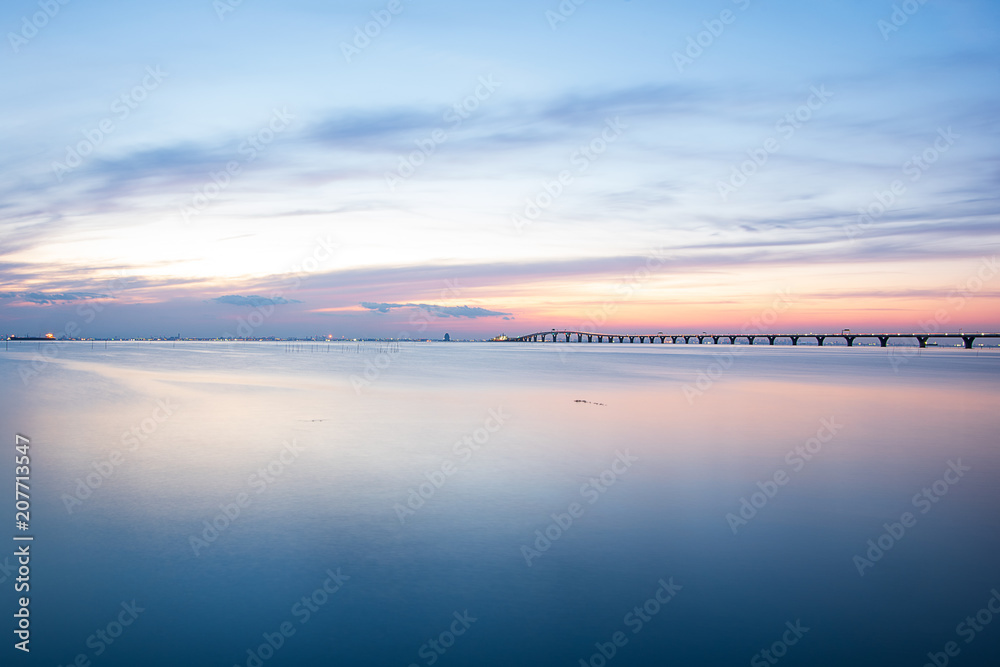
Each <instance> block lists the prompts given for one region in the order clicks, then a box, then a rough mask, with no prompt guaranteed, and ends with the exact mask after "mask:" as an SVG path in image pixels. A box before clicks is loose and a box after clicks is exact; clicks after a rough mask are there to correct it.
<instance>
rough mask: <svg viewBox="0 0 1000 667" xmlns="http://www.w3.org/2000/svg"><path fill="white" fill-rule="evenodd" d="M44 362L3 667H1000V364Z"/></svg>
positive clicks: (310, 354) (549, 348)
mask: <svg viewBox="0 0 1000 667" xmlns="http://www.w3.org/2000/svg"><path fill="white" fill-rule="evenodd" d="M39 349H40V348H39V346H38V345H34V344H20V346H19V347H18V346H12V347H11V349H10V350H9V351H7V352H2V353H0V381H2V382H3V387H4V394H3V395H4V401H3V403H2V406H0V424H2V430H3V432H4V433H6V435H4V436H3V437H4V438H5V440H6V441H8V442H9V447H10V456H5V461H4V465H3V468H2V469H3V470H4V471H5V472H4V474H3V477H2V479H0V495H2V497H4V498H8V499H10V498H12V496H13V493H12V487H13V467H12V463H13V461H12V456H13V445H14V434H15V433H22V434H24V435H26V436H28V437H30V438H31V453H32V455H33V456H32V522H31V531H30V532H31V534H33V535H34V536H35V542H34V543H33V545H32V550H33V554H34V555H33V559H32V563H31V566H32V571H31V595H32V598H31V600H32V602H31V614H32V616H31V618H32V622H33V623H32V640H31V648H32V652H31V656H30V661H24V660H20V658H21V657H22V656H21V655H19V652H17V651H13V650H11V649H10V647H9V646H8V647H5V648H4V649H3V651H4V655H11V654H14V655H15V659H17V660H16V661H15V662H12V663H8V662H7V658H4V662H3V664H22V663H23V664H29V663H30V664H38V665H42V664H45V665H69V664H72V662H73V661H74V660H75V659H77V656H79V655H83V656H84V657H85V659H86V660H89V661H90V662H91V664H93V665H100V666H111V665H219V666H222V667H227V666H230V665H246V666H248V667H253V666H254V665H303V666H312V665H379V666H382V665H399V666H400V667H407V666H409V665H432V664H437V665H442V666H448V665H456V666H457V665H481V666H489V665H498V666H499V665H504V666H506V665H528V666H533V665H567V666H575V665H580V664H581V661H583V664H585V665H586V664H589V665H594V666H600V665H603V664H608V665H629V666H644V665H746V664H751V665H765V664H775V662H780V663H781V664H787V665H897V664H898V665H914V666H915V667H919V666H920V665H924V664H928V663H930V660H931V658H929V657H928V653H931V654H932V655H934V654H940V655H938V656H936V659H937V660H938V661H939V664H944V663H943V662H941V661H942V660H944V658H947V659H948V660H949V664H953V665H960V666H970V667H971V666H974V665H996V664H1000V663H998V656H1000V613H996V614H995V613H994V612H993V611H990V610H989V604H992V605H993V610H995V611H996V612H1000V593H997V597H996V599H995V601H993V602H992V603H991V597H992V596H993V595H994V593H993V592H992V591H994V590H1000V557H998V554H1000V513H998V512H1000V485H998V483H997V482H998V479H1000V448H998V426H1000V353H998V352H997V351H996V350H993V351H987V350H983V351H974V350H958V349H935V350H932V349H927V350H923V351H921V352H919V353H917V351H916V350H914V349H910V350H903V351H900V350H891V349H890V350H883V349H877V348H854V349H847V348H823V349H816V348H811V349H810V348H791V347H754V348H748V347H745V346H744V347H742V348H741V349H740V348H733V347H730V346H718V347H712V346H704V347H699V346H695V345H692V346H683V345H678V346H649V345H646V346H639V345H631V346H629V345H623V346H617V345H611V346H609V345H604V346H598V345H589V346H588V345H572V346H565V345H553V344H552V343H549V344H545V345H543V344H533V345H532V344H528V345H518V344H506V345H499V344H493V345H491V344H433V343H428V344H402V345H400V346H399V347H398V348H396V347H391V346H386V345H384V344H376V343H365V344H360V345H359V344H334V345H330V346H326V345H315V344H314V345H310V344H299V345H298V346H295V347H291V346H288V345H285V344H282V343H270V344H238V345H229V344H222V343H218V344H215V343H183V344H177V345H176V346H175V345H172V344H170V343H159V344H150V343H112V344H110V345H109V346H108V348H107V350H105V349H104V347H103V344H102V343H99V344H97V345H96V346H95V347H94V348H93V349H92V348H91V345H90V344H89V343H75V344H65V345H60V346H59V347H58V354H55V356H54V357H52V358H51V360H49V361H48V362H47V363H42V362H41V361H40V359H41V358H40V357H39V356H38V355H39ZM51 349H52V350H55V349H56V348H54V347H53V348H51ZM925 489H926V491H925ZM922 494H923V495H922ZM6 502H8V503H9V504H8V506H7V507H6V508H5V509H4V516H7V517H8V519H10V518H12V517H11V515H12V513H13V507H12V505H13V503H12V502H11V501H9V500H8V501H6ZM907 513H908V514H907ZM227 514H228V516H227ZM907 517H908V518H907ZM213 523H214V524H215V525H214V526H212V524H213ZM12 524H13V522H12ZM904 524H905V525H904ZM8 531H9V532H10V533H11V534H14V533H16V532H17V531H16V530H15V529H14V527H13V525H11V526H10V527H9V528H8ZM4 539H9V538H4ZM869 540H871V541H872V542H871V544H869ZM10 544H13V543H10ZM12 551H13V549H12V548H5V549H4V551H3V553H4V554H5V555H6V554H9V553H11V552H12ZM7 559H8V560H7V561H4V560H3V557H0V566H4V567H5V568H9V567H10V565H11V564H12V562H13V558H12V557H10V556H7ZM14 576H15V575H14V574H13V573H11V572H10V571H9V569H0V579H6V581H4V582H3V583H2V584H0V590H3V591H4V594H3V596H2V604H3V608H4V609H5V610H8V611H9V612H10V611H11V610H13V609H14V604H15V603H14V599H13V598H14V593H13V592H12V590H11V586H12V584H13V577H14ZM324 586H325V588H324ZM133 601H134V602H135V605H134V606H132V607H130V605H131V604H132V602H133ZM123 604H124V605H125V606H124V607H123ZM977 614H978V620H976V617H977ZM970 616H971V617H972V619H971V622H972V624H969V623H968V622H966V621H965V619H966V617H970ZM7 618H8V619H9V618H10V616H7ZM119 622H128V625H123V626H120V625H118V623H119ZM8 624H11V622H10V621H8ZM975 628H979V629H978V630H976V629H975ZM283 630H284V634H282V631H283ZM99 633H100V634H99ZM6 636H7V638H8V639H7V641H10V642H11V643H13V640H12V639H11V634H10V632H9V630H8V631H7V634H6ZM268 641H270V644H268ZM949 642H954V644H953V645H952V646H950V648H951V650H952V652H953V656H952V657H948V656H946V655H945V654H944V651H945V650H946V647H947V646H948V643H949ZM272 646H277V648H276V649H275V648H272ZM764 650H766V651H768V653H767V654H766V655H765V654H762V653H761V651H764ZM602 652H603V654H604V655H602ZM955 653H957V655H954V654H955ZM605 656H609V657H605ZM930 664H933V663H930Z"/></svg>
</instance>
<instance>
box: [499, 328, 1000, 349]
mask: <svg viewBox="0 0 1000 667" xmlns="http://www.w3.org/2000/svg"><path fill="white" fill-rule="evenodd" d="M560 336H563V337H564V340H565V342H567V343H570V342H574V341H572V340H571V337H572V336H576V341H575V342H577V343H583V342H587V343H595V342H596V343H605V342H607V343H613V342H615V340H617V341H618V342H619V343H624V342H626V341H628V342H629V343H635V342H636V341H638V342H639V343H645V342H646V341H647V340H648V341H649V342H650V343H656V341H657V340H659V342H660V343H661V344H663V343H666V342H667V339H668V338H669V339H670V342H671V343H674V344H676V343H677V341H678V340H683V341H684V342H685V343H690V342H691V341H692V340H695V339H697V340H698V343H699V344H704V343H705V341H706V340H711V341H712V343H713V344H715V345H719V344H720V343H719V341H721V340H726V341H728V343H729V344H730V345H737V344H738V341H742V340H745V341H746V343H747V345H753V344H754V341H755V340H756V339H758V338H765V339H767V343H768V345H774V342H775V341H776V340H778V339H782V338H787V339H789V340H791V341H792V345H798V344H799V339H801V338H814V339H816V344H817V345H819V346H821V347H822V345H823V341H825V340H826V339H827V338H843V339H844V340H845V341H847V345H848V347H852V346H853V345H854V341H855V340H857V339H858V338H877V339H878V341H879V343H880V345H881V346H882V347H887V346H888V344H889V340H890V339H894V338H909V339H916V340H917V343H918V344H919V345H920V347H927V341H928V340H930V339H931V338H945V339H948V338H951V339H953V340H961V341H962V342H964V343H965V348H966V349H969V350H971V349H972V344H973V342H974V341H975V340H976V339H977V338H1000V333H988V332H979V333H972V332H961V331H960V332H958V333H928V332H925V331H920V332H916V333H900V332H895V333H860V332H859V333H851V331H850V330H849V329H844V330H843V331H841V332H839V333H719V334H709V333H701V334H665V333H663V332H662V331H659V332H657V333H655V334H649V333H645V334H643V333H624V334H618V333H600V332H596V331H572V330H568V329H551V330H549V331H536V332H535V333H530V334H525V335H523V336H512V337H507V336H504V335H501V336H497V337H496V338H493V339H491V340H492V341H493V342H498V343H537V342H542V343H544V342H545V341H547V340H549V339H550V338H551V340H552V342H553V343H555V342H556V341H557V340H558V339H559V337H560ZM584 338H586V341H584ZM932 344H933V343H932Z"/></svg>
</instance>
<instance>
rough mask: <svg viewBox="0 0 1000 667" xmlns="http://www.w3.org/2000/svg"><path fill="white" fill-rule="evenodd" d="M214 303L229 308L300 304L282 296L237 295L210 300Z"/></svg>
mask: <svg viewBox="0 0 1000 667" xmlns="http://www.w3.org/2000/svg"><path fill="white" fill-rule="evenodd" d="M211 301H214V302H216V303H225V304H229V305H230V306H248V307H257V306H280V305H282V304H286V303H302V302H301V301H296V300H295V299H286V298H285V297H283V296H276V297H267V296H255V295H250V296H240V295H238V294H228V295H226V296H217V297H215V298H214V299H211Z"/></svg>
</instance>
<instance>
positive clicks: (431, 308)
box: [361, 301, 511, 319]
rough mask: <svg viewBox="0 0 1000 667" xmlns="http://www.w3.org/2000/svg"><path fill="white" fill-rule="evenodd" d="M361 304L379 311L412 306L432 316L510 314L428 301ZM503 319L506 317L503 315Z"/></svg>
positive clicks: (367, 302)
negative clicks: (436, 304) (435, 303)
mask: <svg viewBox="0 0 1000 667" xmlns="http://www.w3.org/2000/svg"><path fill="white" fill-rule="evenodd" d="M361 306H362V307H363V308H367V309H368V310H374V311H377V312H379V313H388V312H389V311H390V310H392V309H393V308H414V309H417V310H423V311H426V312H427V313H429V314H430V315H432V316H433V317H467V318H470V319H475V318H477V317H496V316H500V315H510V314H511V313H502V312H500V311H498V310H487V309H486V308H480V307H478V306H435V305H432V304H429V303H372V302H371V301H364V302H362V303H361ZM504 319H508V318H506V317H504Z"/></svg>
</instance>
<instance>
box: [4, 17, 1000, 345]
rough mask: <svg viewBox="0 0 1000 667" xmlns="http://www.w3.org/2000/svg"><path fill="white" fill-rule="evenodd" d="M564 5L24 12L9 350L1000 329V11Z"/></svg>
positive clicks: (14, 74) (13, 146) (8, 125)
mask: <svg viewBox="0 0 1000 667" xmlns="http://www.w3.org/2000/svg"><path fill="white" fill-rule="evenodd" d="M561 6H562V8H563V9H562V13H561V14H559V12H560V4H559V3H558V2H508V3H504V4H496V5H487V6H480V5H477V4H471V5H470V4H460V3H445V2H433V1H425V0H414V1H412V2H406V1H402V0H401V1H400V2H398V3H389V2H343V3H323V2H284V3H276V2H264V1H262V0H243V2H241V3H239V4H238V5H235V4H231V3H223V2H222V0H219V2H214V3H213V2H212V1H210V0H199V1H197V2H194V1H182V2H176V3H173V4H169V5H155V4H154V5H136V4H134V3H125V2H93V3H82V2H77V1H75V0H70V1H69V2H67V3H66V4H60V3H59V2H58V0H53V1H52V2H49V3H46V2H45V1H44V0H43V1H42V2H37V1H36V2H22V1H20V0H18V1H15V2H8V3H6V4H5V5H4V7H3V9H2V10H0V26H2V27H3V31H4V34H5V35H6V37H5V40H4V44H3V55H2V57H0V72H2V81H3V84H2V85H3V88H4V99H5V101H6V104H4V105H3V107H2V109H0V114H2V121H3V122H2V123H0V134H2V140H3V146H4V151H3V152H2V153H0V171H2V178H0V194H2V199H0V320H3V321H5V322H6V323H7V324H8V326H7V329H9V331H8V332H7V333H19V334H25V333H30V334H38V333H42V332H45V331H57V332H58V331H63V330H64V329H65V327H66V324H67V323H69V322H79V323H80V325H81V328H82V335H85V336H107V335H125V336H137V335H161V334H171V335H172V334H175V333H182V334H183V335H191V336H213V335H222V334H226V333H232V332H233V330H234V327H235V326H236V324H237V323H238V322H240V321H245V320H246V318H247V317H248V316H249V315H250V314H251V313H253V312H255V310H254V309H256V312H257V313H258V314H257V316H256V317H255V321H256V320H259V321H260V324H259V325H257V326H255V327H254V330H253V333H254V335H262V336H266V335H296V334H298V335H307V334H308V335H314V334H322V335H327V334H331V335H335V336H341V335H344V336H348V337H352V336H361V335H365V336H368V335H380V336H392V335H398V334H402V333H404V332H406V333H410V334H414V335H415V334H417V333H421V334H424V335H435V336H437V335H440V333H441V332H443V331H449V330H450V331H455V332H462V333H465V334H467V335H470V336H485V335H494V334H495V333H499V331H501V330H502V331H506V332H522V333H523V332H526V331H533V330H535V329H537V328H544V329H548V328H551V327H562V326H572V327H580V326H583V325H585V324H588V323H589V324H596V322H595V312H600V313H602V316H601V317H602V318H603V319H602V320H601V322H600V323H601V324H605V325H606V326H605V328H621V329H647V328H648V329H651V330H661V329H663V328H664V327H665V326H676V327H678V328H679V329H691V330H694V329H697V330H701V329H703V328H705V327H706V326H722V327H731V328H739V326H741V325H742V324H743V323H745V322H746V321H747V320H748V318H752V317H753V316H754V315H755V314H759V313H760V312H761V311H762V309H765V308H767V307H768V305H769V304H771V303H772V302H773V300H774V298H775V295H776V294H789V293H790V294H794V295H795V306H794V307H793V308H790V309H789V310H788V312H787V313H786V314H784V315H783V320H782V322H781V323H780V325H779V328H780V327H781V326H788V327H792V326H805V327H809V328H812V327H815V326H822V325H829V326H835V327H836V328H840V326H837V325H840V324H842V325H843V326H852V325H853V326H855V327H858V328H864V327H869V326H870V327H875V328H877V327H887V328H892V329H896V328H901V327H902V328H908V329H919V328H920V326H921V322H924V321H926V319H927V318H928V317H929V316H930V315H931V314H933V313H936V312H938V311H940V310H942V309H944V310H945V311H946V315H947V318H948V319H947V320H946V323H947V327H946V328H956V329H957V328H961V327H963V326H964V327H966V328H987V327H989V328H996V327H997V326H998V325H1000V318H998V316H997V313H998V312H1000V310H998V308H997V306H998V305H1000V286H998V285H1000V279H996V278H995V277H994V276H993V275H992V274H991V273H990V271H991V269H990V267H991V266H992V264H991V263H990V262H991V258H992V257H994V256H995V254H996V249H997V241H998V237H1000V224H998V223H1000V219H998V216H997V213H998V210H997V209H998V207H997V192H998V191H1000V189H998V188H997V184H998V183H997V181H998V164H997V155H998V151H997V148H998V127H997V124H998V121H997V113H996V110H997V108H998V106H1000V105H998V104H997V102H998V91H1000V86H998V83H1000V82H998V78H1000V77H998V68H997V65H998V64H1000V52H998V51H1000V49H998V45H997V40H996V34H997V29H998V27H1000V7H998V6H997V5H996V4H995V3H990V2H985V1H959V2H948V3H944V2H940V1H935V0H928V1H927V2H925V3H924V4H920V3H919V1H918V0H913V1H912V2H910V3H895V4H894V3H891V2H814V3H808V4H802V3H792V2H762V1H761V0H750V1H747V0H740V1H739V2H731V1H729V0H726V1H720V2H710V3H695V2H682V3H656V2H641V1H638V0H629V1H615V2H612V1H600V0H587V1H586V2H584V3H582V4H580V5H575V4H574V3H572V2H571V1H569V0H568V1H567V2H564V3H563V4H562V5H561ZM46 7H47V8H48V13H49V14H51V16H48V15H46V14H44V13H40V12H44V11H45V8H46ZM56 8H57V11H56ZM570 9H571V10H572V11H570ZM390 10H395V12H396V13H393V12H392V11H390ZM906 10H909V13H908V12H907V11H906ZM894 12H895V14H894ZM373 13H374V14H373ZM554 16H558V17H559V19H565V20H557V19H554V18H553V17H554ZM379 17H381V18H382V22H383V23H385V25H384V26H382V25H377V24H376V23H374V21H377V20H378V18H379ZM32 21H34V23H35V24H37V25H41V26H42V27H40V28H37V30H36V29H34V28H35V26H32V25H31V24H32ZM366 25H367V28H368V30H369V32H370V33H372V34H374V35H375V36H374V37H371V38H370V39H369V40H368V41H367V42H365V41H363V38H362V39H361V40H359V39H358V38H357V37H356V35H357V33H358V31H359V30H360V31H364V30H365V28H366ZM26 26H27V27H26ZM356 40H357V41H356ZM699 42H700V43H701V45H700V46H698V43H699ZM345 44H347V45H351V46H353V47H354V49H356V51H353V50H351V49H350V48H345V46H344V45H345ZM692 44H694V45H695V46H692ZM345 52H346V53H347V55H346V56H345ZM678 54H680V56H679V55H678ZM681 56H683V57H681ZM685 58H687V59H686V60H685ZM82 153H86V155H82ZM75 156H79V158H77V157H75ZM755 156H756V158H755ZM865 212H867V213H868V217H864V215H863V214H864V213H865ZM984 267H986V268H984ZM993 273H995V271H994V272H993ZM956 293H957V294H958V295H959V296H960V297H961V298H963V299H964V301H963V302H962V305H961V306H958V305H956V304H957V303H958V301H957V300H956V298H955V296H956ZM232 297H239V298H232ZM949 297H951V298H950V299H949ZM268 299H269V300H270V301H271V303H272V304H273V307H266V308H267V314H266V316H265V315H264V313H263V312H261V308H262V307H264V306H262V305H261V304H263V303H267V300H268ZM87 304H90V305H93V304H97V305H98V306H99V307H100V310H99V315H98V316H96V317H93V318H92V319H91V320H90V321H85V319H86V318H84V316H83V315H81V313H83V312H89V311H87V308H88V307H89V306H88V305H87ZM364 304H368V306H366V305H364ZM372 304H376V305H377V304H385V305H386V307H382V308H379V307H375V308H372V307H369V306H371V305H372ZM415 315H416V316H417V317H415ZM505 318H506V319H505ZM415 321H416V322H417V323H418V324H414V322H415ZM418 325H419V327H420V330H419V331H417V330H416V329H415V327H416V326H418Z"/></svg>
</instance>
